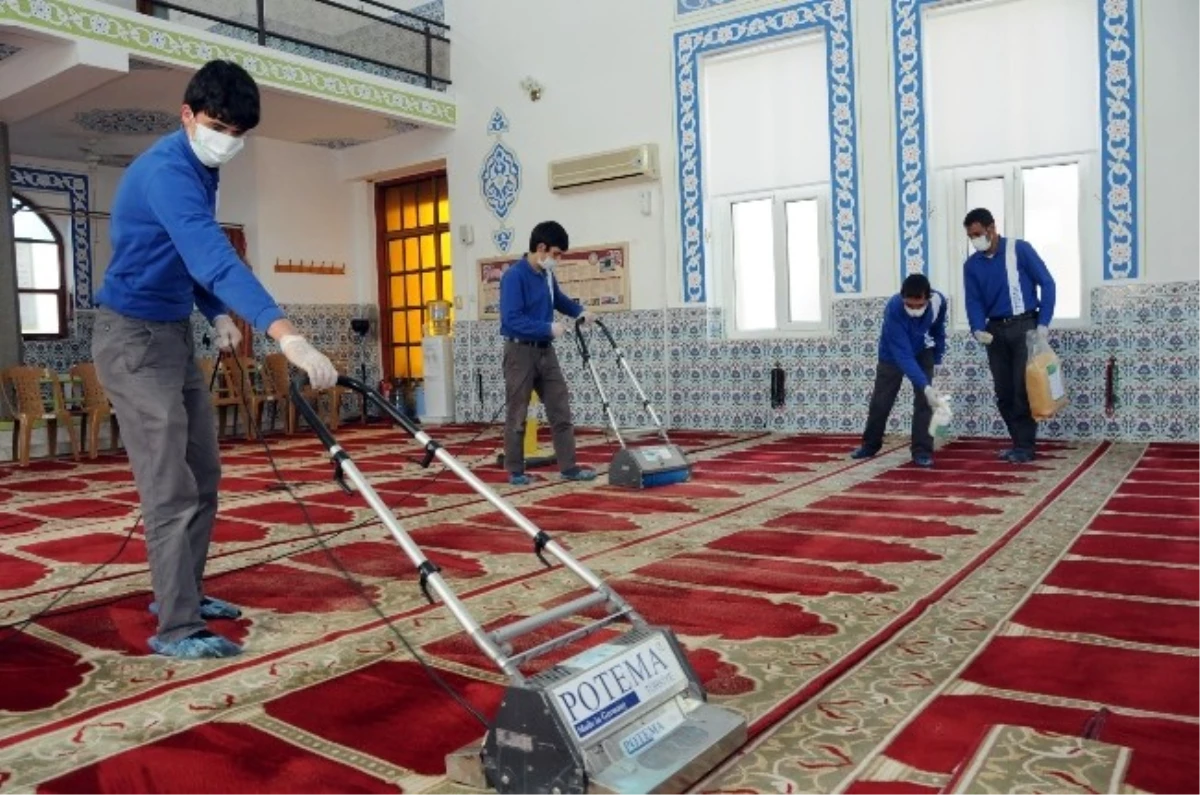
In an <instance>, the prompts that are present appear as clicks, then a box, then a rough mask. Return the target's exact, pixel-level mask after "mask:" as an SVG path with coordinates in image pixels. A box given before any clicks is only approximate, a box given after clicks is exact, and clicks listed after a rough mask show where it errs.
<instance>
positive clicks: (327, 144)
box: [304, 138, 367, 151]
mask: <svg viewBox="0 0 1200 795" xmlns="http://www.w3.org/2000/svg"><path fill="white" fill-rule="evenodd" d="M304 143H306V144H308V145H309V146H322V147H324V148H326V149H333V150H335V151H336V150H341V149H349V148H351V147H353V146H358V145H360V144H365V143H367V142H366V141H364V140H362V139H361V138H311V139H309V140H307V141H305V142H304Z"/></svg>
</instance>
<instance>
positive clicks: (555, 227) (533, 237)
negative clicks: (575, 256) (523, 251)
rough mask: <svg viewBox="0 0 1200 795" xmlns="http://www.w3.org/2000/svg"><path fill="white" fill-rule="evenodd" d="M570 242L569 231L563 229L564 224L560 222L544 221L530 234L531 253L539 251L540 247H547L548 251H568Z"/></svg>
mask: <svg viewBox="0 0 1200 795" xmlns="http://www.w3.org/2000/svg"><path fill="white" fill-rule="evenodd" d="M570 242H571V241H570V238H568V237H567V230H566V229H563V225H562V224H560V223H559V222H558V221H542V222H541V223H540V224H538V225H537V226H535V227H534V228H533V231H532V232H530V233H529V253H530V254H532V253H534V252H535V251H537V248H538V246H539V245H543V246H545V247H546V250H547V251H549V250H550V249H552V248H557V249H559V250H560V251H566V250H567V249H568V248H569V247H570V246H568V245H567V244H568V243H570Z"/></svg>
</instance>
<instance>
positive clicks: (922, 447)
mask: <svg viewBox="0 0 1200 795" xmlns="http://www.w3.org/2000/svg"><path fill="white" fill-rule="evenodd" d="M917 363H918V364H920V365H921V370H922V371H924V373H925V377H926V378H928V379H929V383H931V384H932V383H933V351H932V350H930V349H928V348H926V349H925V350H923V351H921V353H920V354H919V355H918V356H917ZM903 383H904V371H903V370H901V369H900V368H899V367H897V366H896V365H894V364H892V363H891V362H879V364H878V365H876V367H875V389H874V390H873V391H872V392H871V407H870V409H869V410H868V411H867V427H866V430H864V431H863V439H862V446H863V447H865V448H867V449H868V450H879V448H881V447H883V435H884V433H885V432H886V431H887V421H888V415H890V414H891V413H892V407H893V406H894V405H896V396H897V395H898V394H900V385H901V384H903ZM931 419H933V407H932V406H930V405H929V401H928V400H927V399H926V398H925V393H924V391H922V390H920V389H914V390H913V419H912V454H913V455H919V454H921V453H924V454H925V455H932V454H933V437H932V436H931V435H930V434H929V421H930V420H931Z"/></svg>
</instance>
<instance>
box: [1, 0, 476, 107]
mask: <svg viewBox="0 0 1200 795" xmlns="http://www.w3.org/2000/svg"><path fill="white" fill-rule="evenodd" d="M0 22H2V23H4V24H7V25H14V26H16V27H18V28H21V29H25V30H33V31H50V32H51V33H55V34H58V35H66V36H72V37H78V38H84V39H91V40H94V41H101V42H104V43H106V44H113V45H116V46H118V47H124V48H125V49H127V50H129V51H130V52H131V53H141V54H146V55H152V56H153V57H154V58H155V59H161V60H165V61H168V62H171V63H175V64H180V65H183V66H189V67H196V66H201V65H203V64H204V63H207V62H208V61H211V60H213V59H216V58H223V59H228V60H232V61H235V62H237V63H238V64H240V65H241V66H242V67H244V68H245V69H246V71H248V72H250V74H252V75H254V77H255V79H257V80H258V81H259V82H260V83H262V84H264V85H267V86H271V87H274V88H280V89H283V90H291V91H296V90H298V91H301V92H304V93H307V94H316V95H318V96H321V97H323V98H326V99H329V100H332V101H335V102H342V103H346V104H350V105H356V106H358V107H363V108H368V109H370V110H375V111H383V112H385V113H393V114H398V115H404V116H411V117H413V118H414V119H417V120H424V121H428V122H431V123H433V124H437V125H441V126H447V127H453V126H454V123H455V120H456V118H457V108H456V106H455V104H454V102H453V101H451V100H449V99H445V98H441V97H436V96H429V95H428V92H421V93H416V92H414V91H412V90H401V89H398V88H397V85H396V81H394V80H392V79H390V78H383V77H378V76H374V75H371V74H368V73H366V72H360V73H358V74H357V75H355V76H354V77H350V76H347V75H345V74H341V73H337V72H332V71H327V70H325V69H321V68H318V67H317V66H315V65H313V64H311V63H306V62H304V60H303V59H300V58H288V57H287V56H286V55H284V56H283V57H278V56H277V55H275V54H271V53H272V51H271V50H268V49H265V48H261V47H258V46H256V45H253V44H248V43H242V42H236V41H234V40H233V39H231V38H224V37H218V36H213V35H211V34H205V33H199V32H185V31H184V30H183V29H182V28H181V26H177V25H170V24H169V23H165V22H163V21H162V20H157V19H155V18H154V17H149V16H143V15H138V14H135V13H133V12H125V11H122V10H121V9H118V8H109V7H104V8H103V9H100V8H93V7H87V6H82V5H76V4H74V3H72V2H70V0H5V1H4V2H0Z"/></svg>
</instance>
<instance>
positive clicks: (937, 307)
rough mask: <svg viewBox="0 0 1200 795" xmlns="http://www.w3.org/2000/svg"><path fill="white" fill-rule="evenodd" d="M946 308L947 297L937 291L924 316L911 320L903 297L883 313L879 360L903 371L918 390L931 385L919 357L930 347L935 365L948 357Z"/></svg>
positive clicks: (890, 302)
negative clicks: (944, 357) (946, 355)
mask: <svg viewBox="0 0 1200 795" xmlns="http://www.w3.org/2000/svg"><path fill="white" fill-rule="evenodd" d="M946 308H947V307H946V296H944V295H942V294H941V293H939V292H938V291H937V290H934V291H932V293H931V294H930V296H929V303H928V304H926V305H925V314H923V315H921V316H920V317H909V315H908V312H906V311H904V298H903V297H901V296H900V295H893V296H892V298H891V300H890V301H888V302H887V307H886V308H885V309H884V310H883V331H882V333H880V335H879V361H881V362H888V363H890V364H894V365H896V366H897V367H899V368H900V369H901V370H903V371H904V374H905V375H906V376H908V379H909V380H910V381H912V385H913V388H914V389H916V390H922V389H924V388H925V387H927V386H929V379H928V378H926V377H925V371H923V370H922V369H921V364H920V362H918V361H917V357H918V356H920V355H921V353H922V352H923V351H924V350H925V349H926V348H932V349H933V363H934V364H941V363H942V357H943V356H945V354H946Z"/></svg>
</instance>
